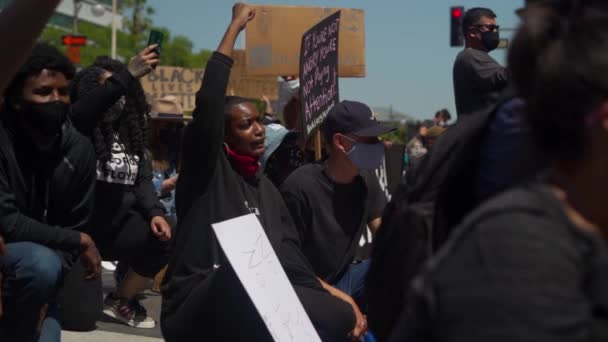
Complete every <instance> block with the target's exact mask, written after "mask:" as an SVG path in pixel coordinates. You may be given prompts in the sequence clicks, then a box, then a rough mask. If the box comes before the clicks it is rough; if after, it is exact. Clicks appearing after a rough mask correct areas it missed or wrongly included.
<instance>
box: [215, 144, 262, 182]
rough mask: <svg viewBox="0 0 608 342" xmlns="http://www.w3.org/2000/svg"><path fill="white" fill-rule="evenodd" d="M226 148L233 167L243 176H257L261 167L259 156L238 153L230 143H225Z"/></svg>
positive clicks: (248, 177)
mask: <svg viewBox="0 0 608 342" xmlns="http://www.w3.org/2000/svg"><path fill="white" fill-rule="evenodd" d="M224 149H225V150H226V153H227V154H228V160H229V161H230V164H232V168H234V170H235V171H236V172H237V173H238V174H239V175H241V176H243V178H245V179H251V178H254V177H255V174H256V173H257V172H258V170H259V168H260V163H259V161H258V159H257V158H254V157H250V156H244V155H241V154H238V153H236V152H235V151H233V150H232V149H230V147H228V145H224Z"/></svg>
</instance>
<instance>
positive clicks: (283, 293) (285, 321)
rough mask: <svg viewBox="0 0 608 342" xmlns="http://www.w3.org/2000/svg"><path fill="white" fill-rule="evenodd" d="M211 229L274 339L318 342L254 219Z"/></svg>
mask: <svg viewBox="0 0 608 342" xmlns="http://www.w3.org/2000/svg"><path fill="white" fill-rule="evenodd" d="M212 227H213V231H214V232H215V235H216V236H217V239H218V241H219V243H220V245H221V246H222V249H223V250H224V254H226V257H227V258H228V261H230V265H232V268H233V269H234V271H235V272H236V275H237V276H238V278H239V280H240V281H241V284H243V287H244V288H245V290H246V291H247V294H248V295H249V298H251V301H252V302H253V304H254V305H255V307H256V309H257V310H258V313H259V314H260V316H261V317H262V319H263V320H264V323H265V324H266V327H268V331H269V332H270V334H271V335H272V337H273V339H274V340H275V341H302V342H317V341H318V342H320V341H321V339H320V338H319V335H317V332H316V330H315V328H314V326H313V325H312V322H311V321H310V318H308V315H307V314H306V311H304V307H303V306H302V303H300V300H299V299H298V297H297V295H296V292H295V291H294V289H293V287H292V286H291V283H289V280H288V279H287V275H286V274H285V272H284V271H283V268H281V264H280V263H279V259H278V258H277V256H276V254H275V252H274V250H273V249H272V246H271V245H270V241H268V237H267V236H266V233H265V232H264V228H262V226H261V225H260V222H259V221H258V219H257V217H256V216H255V215H253V214H250V215H246V216H241V217H238V218H235V219H232V220H229V221H225V222H221V223H216V224H213V225H212ZM235 328H238V327H235Z"/></svg>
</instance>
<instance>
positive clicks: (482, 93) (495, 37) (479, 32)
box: [453, 8, 509, 117]
mask: <svg viewBox="0 0 608 342" xmlns="http://www.w3.org/2000/svg"><path fill="white" fill-rule="evenodd" d="M498 29H499V26H498V25H496V14H495V13H494V12H493V11H492V10H490V9H488V8H472V9H470V10H468V11H467V12H466V13H465V15H464V18H463V19H462V32H463V34H464V37H465V42H466V43H465V44H466V45H465V49H464V50H462V51H461V52H460V53H459V54H458V57H456V62H455V63H454V70H453V73H454V75H453V76H454V95H455V97H456V112H457V114H458V116H459V117H463V116H466V115H470V114H473V113H476V112H478V111H480V110H483V109H485V108H486V106H487V105H488V104H489V103H490V101H491V100H492V99H493V97H495V96H496V93H497V92H499V91H500V90H502V89H503V88H505V87H506V85H507V83H508V81H509V74H508V71H507V69H506V68H504V67H503V66H501V65H500V64H498V62H497V61H496V60H494V58H492V57H491V56H490V55H489V52H490V51H492V50H495V49H496V48H497V47H498V44H499V43H500V35H499V32H498Z"/></svg>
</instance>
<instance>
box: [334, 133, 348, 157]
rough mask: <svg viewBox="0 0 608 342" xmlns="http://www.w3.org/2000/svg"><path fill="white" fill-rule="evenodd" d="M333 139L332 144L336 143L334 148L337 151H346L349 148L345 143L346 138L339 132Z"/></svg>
mask: <svg viewBox="0 0 608 342" xmlns="http://www.w3.org/2000/svg"><path fill="white" fill-rule="evenodd" d="M331 140H332V144H333V145H334V148H335V149H336V150H337V151H340V152H342V153H346V151H347V150H348V147H347V146H346V145H345V144H344V140H343V139H341V135H340V134H338V133H336V134H334V135H333V137H332V139H331Z"/></svg>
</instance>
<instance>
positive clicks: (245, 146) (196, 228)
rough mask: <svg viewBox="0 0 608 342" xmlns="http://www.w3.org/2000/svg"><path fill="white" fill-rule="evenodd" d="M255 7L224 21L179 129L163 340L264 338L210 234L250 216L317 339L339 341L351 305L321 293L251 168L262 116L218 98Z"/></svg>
mask: <svg viewBox="0 0 608 342" xmlns="http://www.w3.org/2000/svg"><path fill="white" fill-rule="evenodd" d="M254 15H255V10H254V9H253V8H252V7H249V6H247V5H243V4H236V5H235V6H234V8H233V16H232V17H233V19H232V22H231V24H230V26H229V27H228V29H227V31H226V34H225V35H224V38H223V40H222V42H221V44H220V46H219V48H218V51H216V52H215V53H214V54H213V55H212V57H211V59H210V60H209V62H208V63H207V66H206V69H205V76H204V82H203V85H202V87H201V89H200V91H199V92H198V93H197V98H196V109H195V111H194V113H193V115H194V120H193V121H192V123H190V124H189V125H188V127H187V128H186V132H185V136H184V144H183V154H182V167H181V171H180V177H179V179H178V184H177V193H176V202H177V203H176V204H177V216H178V222H179V229H178V230H177V232H176V236H175V246H174V250H173V253H172V254H171V257H170V261H169V268H168V270H167V274H166V276H165V283H164V285H163V304H162V313H161V328H162V331H163V336H164V338H165V339H166V340H167V341H169V342H173V341H202V340H212V341H242V340H251V341H272V337H271V335H270V333H269V332H268V329H267V328H266V327H265V325H264V322H263V321H262V318H261V317H260V316H259V314H258V313H257V311H256V309H255V307H254V306H253V303H252V302H251V300H250V299H249V297H248V296H247V294H246V292H245V290H244V288H243V286H242V285H241V283H240V282H239V279H238V278H237V276H236V274H235V272H234V270H233V269H232V267H231V266H230V264H229V262H228V260H227V259H226V256H225V255H224V254H223V253H222V251H221V248H220V246H219V244H218V242H217V240H216V237H215V235H214V234H213V232H212V229H211V224H213V223H217V222H222V221H225V220H228V219H232V218H235V217H239V216H243V215H246V214H250V213H255V214H256V215H257V217H258V219H259V220H260V222H261V223H262V226H263V227H264V230H265V232H266V234H267V235H268V238H269V240H270V242H271V244H272V247H273V249H274V251H275V252H276V253H277V256H278V257H279V260H280V261H281V264H282V266H283V268H284V269H285V271H286V273H287V275H288V277H289V279H290V281H291V284H292V285H293V286H294V289H295V291H296V293H297V294H298V296H299V298H300V301H301V302H302V304H303V306H304V308H305V310H306V312H307V313H308V315H309V316H310V318H311V321H312V323H313V325H314V326H315V328H316V329H317V331H318V332H319V335H320V336H321V338H323V339H324V340H326V341H340V340H346V339H347V336H348V334H349V332H351V331H352V330H353V328H354V327H355V315H354V312H353V310H352V308H351V307H350V306H349V305H348V304H347V303H346V302H343V301H341V300H339V299H338V298H336V297H333V296H331V295H330V294H329V293H328V292H326V291H325V290H324V289H323V287H322V286H321V283H320V282H319V280H318V279H317V278H316V277H315V275H314V273H313V272H312V271H311V268H310V266H309V265H308V263H307V261H306V259H305V258H304V256H303V255H302V253H301V251H300V249H299V242H298V240H297V239H298V238H297V232H296V231H295V227H294V225H293V222H292V220H291V217H290V215H289V211H288V210H287V208H286V206H285V204H284V202H283V200H282V198H281V195H280V193H279V192H278V190H277V189H276V188H275V187H274V185H273V184H272V182H271V181H270V180H268V179H267V178H266V177H265V176H263V174H262V173H261V172H260V170H259V163H258V159H259V158H260V157H261V156H262V154H263V153H264V136H265V132H264V126H263V117H262V116H261V115H260V114H259V113H258V111H257V110H256V108H255V106H254V105H253V104H252V103H251V102H249V101H248V100H246V99H242V98H238V97H227V98H225V94H226V87H227V84H228V78H229V75H230V69H231V66H232V63H233V61H232V59H231V58H230V55H231V54H232V51H233V45H234V43H235V40H236V38H237V36H238V34H239V32H240V31H242V30H243V29H244V28H245V26H246V24H247V22H248V21H249V20H251V19H252V18H253V16H254Z"/></svg>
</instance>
